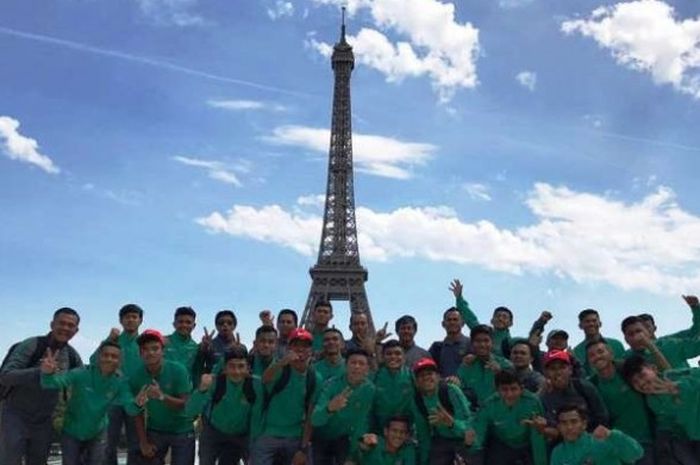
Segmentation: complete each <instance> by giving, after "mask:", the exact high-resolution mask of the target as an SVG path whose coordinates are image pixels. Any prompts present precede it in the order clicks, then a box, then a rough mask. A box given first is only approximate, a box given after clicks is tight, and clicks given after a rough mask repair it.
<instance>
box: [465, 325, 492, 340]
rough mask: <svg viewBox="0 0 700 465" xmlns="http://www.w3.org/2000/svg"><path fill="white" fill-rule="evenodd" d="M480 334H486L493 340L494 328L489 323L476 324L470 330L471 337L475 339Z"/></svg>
mask: <svg viewBox="0 0 700 465" xmlns="http://www.w3.org/2000/svg"><path fill="white" fill-rule="evenodd" d="M479 334H486V335H487V336H488V337H489V338H491V340H493V328H491V327H490V326H489V325H476V326H474V327H473V328H472V330H471V331H470V332H469V337H470V338H471V339H472V340H474V338H475V337H476V336H478V335H479Z"/></svg>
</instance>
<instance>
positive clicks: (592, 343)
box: [586, 337, 608, 358]
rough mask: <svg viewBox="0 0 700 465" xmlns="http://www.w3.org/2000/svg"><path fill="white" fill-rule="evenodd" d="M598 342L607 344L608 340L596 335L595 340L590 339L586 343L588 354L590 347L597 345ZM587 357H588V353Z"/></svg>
mask: <svg viewBox="0 0 700 465" xmlns="http://www.w3.org/2000/svg"><path fill="white" fill-rule="evenodd" d="M598 344H605V345H606V346H607V345H608V341H606V340H605V338H604V337H596V338H594V339H593V340H591V341H588V342H587V343H586V354H588V349H590V348H591V347H593V346H597V345H598ZM586 358H588V355H586Z"/></svg>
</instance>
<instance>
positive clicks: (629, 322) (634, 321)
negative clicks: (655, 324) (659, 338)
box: [620, 315, 644, 333]
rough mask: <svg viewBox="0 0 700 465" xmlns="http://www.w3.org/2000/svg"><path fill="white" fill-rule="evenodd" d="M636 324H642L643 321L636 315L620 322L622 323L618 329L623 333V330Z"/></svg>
mask: <svg viewBox="0 0 700 465" xmlns="http://www.w3.org/2000/svg"><path fill="white" fill-rule="evenodd" d="M637 323H641V324H644V320H642V319H641V318H639V317H638V316H636V315H632V316H628V317H627V318H625V319H624V320H622V323H621V324H620V329H621V330H622V332H623V333H624V332H625V329H627V327H628V326H632V325H634V324H637Z"/></svg>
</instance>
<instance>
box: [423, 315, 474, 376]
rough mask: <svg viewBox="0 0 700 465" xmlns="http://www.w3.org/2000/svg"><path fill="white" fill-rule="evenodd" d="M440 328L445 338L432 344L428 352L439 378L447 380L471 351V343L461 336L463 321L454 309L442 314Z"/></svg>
mask: <svg viewBox="0 0 700 465" xmlns="http://www.w3.org/2000/svg"><path fill="white" fill-rule="evenodd" d="M442 327H443V329H444V330H445V338H444V339H443V340H442V341H435V342H433V343H432V345H431V346H430V349H428V352H429V353H430V357H431V358H432V359H433V360H435V363H437V366H438V370H439V373H440V376H442V377H443V378H448V377H450V376H455V375H456V374H457V370H458V369H459V367H460V366H461V365H462V358H463V357H464V356H465V355H466V354H467V353H468V352H469V351H470V350H471V341H470V339H469V338H468V337H467V336H465V335H464V334H462V328H464V320H462V315H460V313H459V310H457V308H455V307H450V308H448V309H447V310H445V311H444V312H443V314H442ZM421 360H422V359H421ZM416 363H417V362H416Z"/></svg>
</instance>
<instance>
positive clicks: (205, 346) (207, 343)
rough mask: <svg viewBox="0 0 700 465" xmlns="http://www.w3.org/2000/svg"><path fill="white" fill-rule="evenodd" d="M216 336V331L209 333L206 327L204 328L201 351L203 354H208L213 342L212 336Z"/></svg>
mask: <svg viewBox="0 0 700 465" xmlns="http://www.w3.org/2000/svg"><path fill="white" fill-rule="evenodd" d="M215 335H216V330H214V331H212V332H211V333H210V332H209V331H208V330H207V327H206V326H205V327H204V336H202V342H201V346H202V350H203V351H205V352H208V351H209V350H211V347H212V343H213V342H214V336H215Z"/></svg>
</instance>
